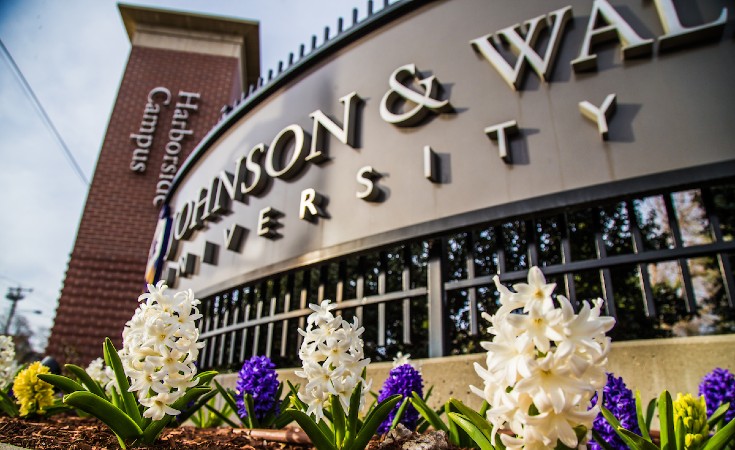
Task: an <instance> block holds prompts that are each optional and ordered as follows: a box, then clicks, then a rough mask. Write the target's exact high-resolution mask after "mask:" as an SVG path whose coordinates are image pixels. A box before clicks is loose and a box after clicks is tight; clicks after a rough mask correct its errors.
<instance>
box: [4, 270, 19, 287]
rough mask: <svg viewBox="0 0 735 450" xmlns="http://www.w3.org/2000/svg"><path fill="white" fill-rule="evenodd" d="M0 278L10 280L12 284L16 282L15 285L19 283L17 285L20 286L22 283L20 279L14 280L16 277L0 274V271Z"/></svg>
mask: <svg viewBox="0 0 735 450" xmlns="http://www.w3.org/2000/svg"><path fill="white" fill-rule="evenodd" d="M0 278H4V279H5V280H7V281H10V282H12V283H13V284H17V285H19V286H20V285H21V284H23V283H21V282H20V281H18V280H16V279H13V278H10V277H9V276H7V275H3V274H1V273H0Z"/></svg>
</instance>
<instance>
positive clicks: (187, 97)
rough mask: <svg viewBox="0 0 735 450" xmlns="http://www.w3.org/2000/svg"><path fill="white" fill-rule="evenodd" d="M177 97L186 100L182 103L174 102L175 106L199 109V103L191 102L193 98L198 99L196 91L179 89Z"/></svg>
mask: <svg viewBox="0 0 735 450" xmlns="http://www.w3.org/2000/svg"><path fill="white" fill-rule="evenodd" d="M179 98H180V99H185V100H186V101H185V102H184V103H181V102H178V103H176V107H177V108H188V109H199V105H197V104H196V103H194V102H193V99H199V93H198V92H184V91H179Z"/></svg>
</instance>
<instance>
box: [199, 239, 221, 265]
mask: <svg viewBox="0 0 735 450" xmlns="http://www.w3.org/2000/svg"><path fill="white" fill-rule="evenodd" d="M217 256H219V245H217V244H215V243H214V242H209V241H206V242H205V243H204V256H202V262H203V263H205V264H211V265H213V266H216V265H217Z"/></svg>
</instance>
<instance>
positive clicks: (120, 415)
mask: <svg viewBox="0 0 735 450" xmlns="http://www.w3.org/2000/svg"><path fill="white" fill-rule="evenodd" d="M64 403H66V404H67V405H71V406H73V407H75V408H78V409H81V410H82V411H84V412H86V413H88V414H91V415H93V416H95V417H97V418H98V419H100V420H101V421H102V422H104V423H105V425H107V426H108V427H110V429H111V430H112V432H113V433H115V434H116V435H117V436H119V437H120V438H121V439H122V440H124V441H125V440H132V439H137V438H139V437H140V436H142V435H143V430H141V428H140V427H139V426H138V424H137V423H136V422H135V421H134V420H133V419H131V418H130V416H129V415H128V414H126V413H125V412H124V411H122V410H121V409H120V408H118V407H116V406H115V405H113V404H112V403H110V402H108V401H107V400H105V399H103V398H100V397H99V396H97V395H95V394H93V393H91V392H88V391H77V392H72V393H71V394H68V395H66V396H65V397H64Z"/></svg>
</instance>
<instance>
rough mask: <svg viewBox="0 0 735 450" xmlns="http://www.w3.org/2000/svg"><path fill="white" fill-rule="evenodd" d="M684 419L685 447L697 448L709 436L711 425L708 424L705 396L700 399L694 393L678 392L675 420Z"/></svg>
mask: <svg viewBox="0 0 735 450" xmlns="http://www.w3.org/2000/svg"><path fill="white" fill-rule="evenodd" d="M679 418H681V420H682V424H683V428H684V430H683V432H684V433H686V434H685V435H684V448H685V449H686V450H690V449H696V448H698V447H699V446H701V445H702V444H703V443H704V441H705V439H707V437H709V426H708V425H707V405H706V404H705V402H704V396H700V397H699V398H698V399H696V398H694V397H693V396H692V394H687V395H682V394H681V393H679V394H677V396H676V400H674V420H675V421H677V420H678V419H679Z"/></svg>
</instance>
